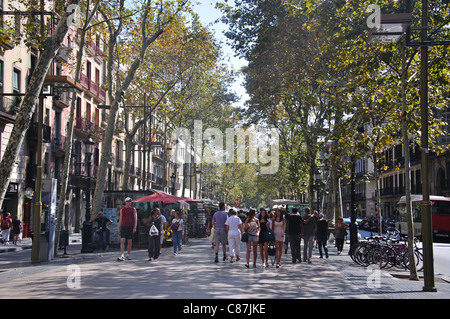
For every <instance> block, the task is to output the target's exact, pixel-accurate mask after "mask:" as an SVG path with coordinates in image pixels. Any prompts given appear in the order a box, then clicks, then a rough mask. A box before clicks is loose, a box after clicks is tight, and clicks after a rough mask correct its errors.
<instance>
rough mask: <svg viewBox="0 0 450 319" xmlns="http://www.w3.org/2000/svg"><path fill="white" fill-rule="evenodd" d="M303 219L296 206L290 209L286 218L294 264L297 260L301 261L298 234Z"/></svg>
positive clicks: (300, 230)
mask: <svg viewBox="0 0 450 319" xmlns="http://www.w3.org/2000/svg"><path fill="white" fill-rule="evenodd" d="M302 223H303V219H302V217H301V216H300V214H299V213H298V210H297V209H296V208H293V209H292V214H291V215H289V218H288V229H287V231H288V237H289V243H290V245H291V256H292V262H293V263H294V264H295V263H296V262H297V260H298V261H299V262H302V259H301V257H300V234H301V232H302Z"/></svg>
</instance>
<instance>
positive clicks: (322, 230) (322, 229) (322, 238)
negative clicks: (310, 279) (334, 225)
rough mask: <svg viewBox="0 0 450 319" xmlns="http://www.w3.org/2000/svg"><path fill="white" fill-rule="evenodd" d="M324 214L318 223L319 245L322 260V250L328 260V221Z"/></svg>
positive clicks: (320, 216) (320, 215)
mask: <svg viewBox="0 0 450 319" xmlns="http://www.w3.org/2000/svg"><path fill="white" fill-rule="evenodd" d="M323 217H324V215H323V214H322V213H320V214H319V220H318V221H317V244H318V246H319V254H320V258H323V253H322V248H323V250H324V251H325V257H326V258H328V246H327V241H328V220H326V219H325V218H323Z"/></svg>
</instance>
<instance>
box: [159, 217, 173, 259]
mask: <svg viewBox="0 0 450 319" xmlns="http://www.w3.org/2000/svg"><path fill="white" fill-rule="evenodd" d="M172 212H175V210H174V209H172ZM159 216H160V217H161V222H162V229H161V236H160V237H159V246H160V247H159V254H160V255H161V254H162V247H163V244H164V234H165V232H166V229H167V218H166V216H164V214H163V213H161V211H160V214H159Z"/></svg>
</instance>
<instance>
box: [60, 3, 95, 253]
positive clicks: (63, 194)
mask: <svg viewBox="0 0 450 319" xmlns="http://www.w3.org/2000/svg"><path fill="white" fill-rule="evenodd" d="M99 4H100V1H97V2H96V3H95V6H94V8H93V9H92V11H91V13H90V15H89V16H88V17H87V19H86V22H85V24H84V28H83V29H82V30H81V36H80V44H79V52H80V53H79V55H78V58H77V65H76V69H75V78H74V81H75V83H78V82H79V80H80V73H81V63H82V61H83V49H84V46H85V43H86V32H87V28H88V26H89V25H90V24H91V21H92V19H93V17H94V14H95V13H96V12H97V9H98V6H99ZM76 100H77V93H76V92H73V94H72V101H71V105H70V115H69V123H68V125H69V126H68V129H67V136H66V145H65V150H64V151H65V153H64V156H65V157H64V167H63V176H62V180H61V190H60V194H59V201H58V206H57V209H56V230H55V242H54V247H53V249H54V255H55V256H56V255H57V253H58V245H59V238H60V233H61V227H62V217H63V214H64V209H65V206H66V194H67V185H68V183H69V170H70V159H71V158H72V145H73V128H74V124H75V120H74V118H75V105H76ZM69 198H70V200H69V202H70V201H71V197H69Z"/></svg>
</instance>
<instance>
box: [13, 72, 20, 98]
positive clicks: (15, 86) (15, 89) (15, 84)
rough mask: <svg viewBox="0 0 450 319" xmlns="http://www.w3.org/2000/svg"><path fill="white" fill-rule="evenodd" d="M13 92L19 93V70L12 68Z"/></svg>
mask: <svg viewBox="0 0 450 319" xmlns="http://www.w3.org/2000/svg"><path fill="white" fill-rule="evenodd" d="M13 92H14V93H20V71H19V70H17V69H14V70H13Z"/></svg>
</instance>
